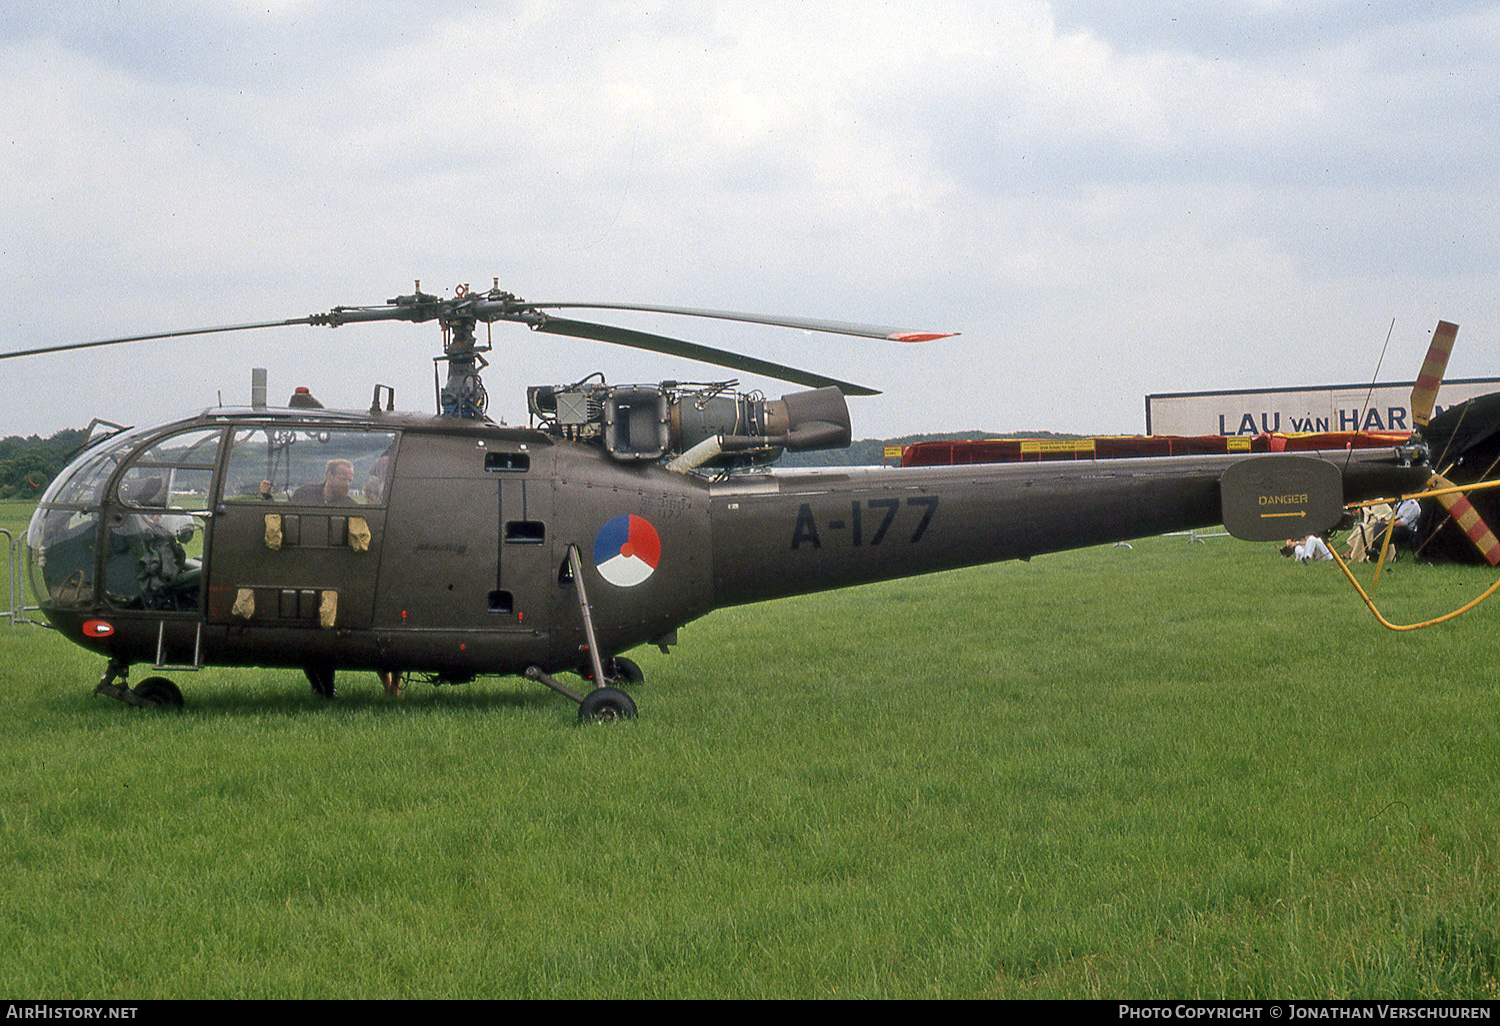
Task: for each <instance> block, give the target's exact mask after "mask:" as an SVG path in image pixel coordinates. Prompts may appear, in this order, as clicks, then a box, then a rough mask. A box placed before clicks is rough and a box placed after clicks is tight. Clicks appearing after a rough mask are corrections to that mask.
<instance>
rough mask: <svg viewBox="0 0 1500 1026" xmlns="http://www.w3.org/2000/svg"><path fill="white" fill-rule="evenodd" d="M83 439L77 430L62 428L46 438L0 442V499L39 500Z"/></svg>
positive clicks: (4, 440) (17, 436)
mask: <svg viewBox="0 0 1500 1026" xmlns="http://www.w3.org/2000/svg"><path fill="white" fill-rule="evenodd" d="M87 437H88V435H87V432H85V431H83V430H81V429H79V428H64V429H63V430H61V431H59V432H57V433H56V434H55V435H53V436H52V437H50V438H39V437H37V436H36V435H32V436H31V437H29V438H22V437H21V436H20V435H11V436H10V437H8V438H3V439H0V499H39V498H41V496H42V493H43V492H44V491H46V490H47V486H48V485H49V484H51V483H52V479H53V478H54V477H56V476H57V472H58V471H60V470H62V468H63V465H64V464H66V463H67V462H68V459H69V458H70V457H71V456H72V455H73V454H74V453H76V452H77V451H78V449H79V447H80V446H82V445H83V441H84V439H85V438H87Z"/></svg>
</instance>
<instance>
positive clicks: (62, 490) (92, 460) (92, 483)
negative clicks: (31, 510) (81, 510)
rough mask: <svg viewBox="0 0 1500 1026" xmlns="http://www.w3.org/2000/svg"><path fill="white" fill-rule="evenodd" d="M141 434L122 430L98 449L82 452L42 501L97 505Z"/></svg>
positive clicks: (47, 502) (58, 476) (53, 484)
mask: <svg viewBox="0 0 1500 1026" xmlns="http://www.w3.org/2000/svg"><path fill="white" fill-rule="evenodd" d="M139 437H140V432H138V431H132V432H123V433H121V434H118V435H115V436H114V437H112V438H109V439H106V440H105V441H103V442H100V443H99V447H98V448H97V449H95V450H94V451H92V452H89V453H86V454H85V455H83V456H81V457H80V458H79V459H78V461H77V462H75V463H73V464H72V465H70V466H68V467H66V468H64V469H63V472H62V473H61V474H59V475H57V478H56V479H55V480H54V481H53V482H52V485H51V486H50V487H49V488H48V489H47V493H46V494H45V495H43V496H42V503H43V504H44V505H46V504H52V503H57V504H59V505H63V504H66V505H80V506H98V505H99V504H100V502H102V501H103V499H104V496H103V494H102V492H103V488H104V484H105V482H106V481H108V480H109V475H110V474H112V473H114V470H115V468H116V467H118V466H119V465H120V461H121V460H123V459H124V458H125V454H126V453H127V452H128V451H129V449H130V446H131V445H133V444H134V443H135V441H136V440H137V439H138V438H139Z"/></svg>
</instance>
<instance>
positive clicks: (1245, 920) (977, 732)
mask: <svg viewBox="0 0 1500 1026" xmlns="http://www.w3.org/2000/svg"><path fill="white" fill-rule="evenodd" d="M17 519H19V520H20V522H21V523H24V511H23V510H19V509H8V508H6V507H4V506H3V504H0V526H12V525H13V523H14V521H15V520H17ZM12 529H13V530H14V529H15V528H14V527H13V526H12ZM1488 579H1489V573H1487V572H1483V571H1479V570H1475V569H1469V568H1456V567H1419V566H1414V565H1412V564H1411V563H1409V562H1406V563H1401V564H1398V565H1397V566H1396V567H1395V569H1394V572H1392V573H1390V574H1389V575H1388V577H1387V578H1386V579H1384V580H1383V581H1382V583H1381V598H1382V600H1383V602H1384V603H1385V604H1387V605H1389V606H1390V611H1391V613H1392V614H1393V616H1394V618H1397V619H1403V618H1404V619H1406V620H1416V619H1422V618H1425V617H1426V616H1429V615H1432V614H1433V613H1434V612H1437V611H1441V610H1445V609H1447V608H1450V607H1452V606H1454V605H1457V604H1458V603H1459V601H1461V600H1463V599H1467V598H1469V597H1472V596H1473V595H1475V594H1477V593H1478V592H1479V591H1480V590H1482V588H1483V586H1484V585H1485V583H1487V581H1488ZM1497 616H1500V604H1493V603H1492V604H1487V605H1484V606H1481V607H1480V608H1479V609H1478V610H1477V611H1476V612H1474V613H1472V614H1470V615H1468V616H1466V617H1463V618H1460V619H1459V620H1458V621H1456V622H1454V623H1451V624H1447V625H1444V626H1442V627H1439V628H1435V629H1433V630H1428V631H1418V632H1414V633H1412V634H1406V635H1396V634H1393V633H1390V632H1388V631H1385V630H1383V629H1382V628H1380V627H1378V626H1377V625H1376V624H1375V622H1374V621H1373V620H1372V619H1371V617H1370V616H1369V614H1368V613H1367V612H1366V611H1365V610H1364V608H1363V606H1362V605H1360V604H1359V602H1358V600H1357V599H1356V598H1355V597H1354V596H1353V595H1352V593H1351V592H1350V591H1349V589H1348V586H1347V584H1345V583H1343V582H1342V579H1341V578H1340V577H1339V573H1338V570H1337V568H1335V567H1333V566H1330V565H1321V566H1300V565H1295V564H1293V563H1291V562H1290V561H1288V560H1283V559H1281V558H1279V557H1277V556H1276V555H1275V553H1274V549H1273V547H1271V546H1267V545H1249V544H1244V543H1239V542H1234V541H1230V540H1227V539H1217V540H1214V541H1212V542H1210V543H1208V544H1193V543H1191V542H1189V541H1187V540H1185V539H1182V538H1163V539H1151V540H1146V541H1141V542H1137V543H1135V544H1134V547H1133V548H1129V549H1127V548H1123V547H1121V548H1102V549H1092V550H1087V551H1083V552H1077V553H1069V554H1063V555H1058V556H1049V557H1043V558H1039V559H1036V560H1034V561H1032V562H1030V563H1024V564H1023V563H1015V564H1004V565H1000V566H995V567H989V568H983V569H979V570H972V571H963V572H957V573H950V574H942V575H936V576H933V577H927V578H920V579H913V580H909V581H901V582H893V583H889V584H884V585H877V586H871V587H867V588H862V589H854V590H849V591H844V592H837V593H832V594H829V595H824V596H821V597H818V596H814V597H809V598H802V599H794V600H786V601H781V602H776V603H770V604H765V605H759V606H751V607H744V608H739V609H731V610H722V611H720V612H717V613H714V614H712V615H710V616H709V617H706V618H705V619H703V620H701V621H699V622H697V623H694V624H692V625H689V626H688V627H687V628H685V629H684V630H683V631H682V632H681V641H682V644H681V646H680V647H679V648H678V649H676V650H675V651H674V653H673V654H672V655H670V656H662V655H660V654H659V653H657V652H656V650H654V649H645V650H640V651H637V652H635V653H632V655H633V656H634V657H635V658H637V659H638V661H639V662H640V663H641V665H642V667H643V668H644V669H645V671H646V675H647V681H646V684H645V685H644V686H643V687H641V688H640V689H639V690H638V691H637V696H636V697H637V700H638V701H639V703H640V706H641V718H640V719H639V720H637V721H635V722H629V723H623V724H616V725H612V726H608V727H587V728H585V727H579V726H576V725H575V710H574V708H573V707H572V705H571V703H568V702H566V701H564V700H562V699H560V698H559V697H558V696H556V695H553V694H552V693H551V692H548V691H545V690H544V689H541V688H539V687H536V686H535V685H525V684H522V683H521V682H519V681H507V680H497V681H481V682H478V683H476V684H473V685H466V686H464V687H462V688H442V689H435V688H432V687H428V686H425V685H424V686H419V687H416V688H414V689H412V690H411V691H410V692H409V693H408V694H407V695H406V696H405V697H403V698H402V699H400V700H397V701H388V700H386V699H385V698H384V697H383V696H382V695H381V693H380V687H379V684H378V683H377V682H376V680H375V679H374V677H373V675H368V679H364V677H365V675H351V674H346V675H341V677H340V680H339V687H340V691H341V693H342V694H343V696H344V697H342V698H341V699H340V700H339V701H338V703H337V704H334V705H331V706H330V705H327V704H320V703H319V702H318V701H317V700H315V699H314V698H313V696H312V695H311V693H310V691H309V689H308V687H307V685H306V682H305V681H304V680H303V679H302V677H301V675H300V674H296V673H287V672H281V671H274V672H273V671H236V672H228V671H225V672H220V671H204V672H202V673H199V674H181V675H178V677H177V679H178V682H179V683H180V684H181V685H182V687H183V690H184V692H185V693H186V695H187V700H188V707H187V708H186V709H185V710H183V711H181V712H165V711H160V710H140V709H133V708H128V707H124V706H122V705H120V704H118V703H116V702H114V701H112V700H109V699H105V698H99V697H95V696H93V695H92V694H91V690H92V685H93V683H94V681H95V680H97V678H98V675H99V672H100V670H101V669H102V661H101V660H100V659H98V658H97V657H95V656H92V655H88V654H86V653H84V652H83V651H82V650H80V649H77V648H75V647H73V646H71V645H69V644H68V643H67V642H65V641H63V640H62V639H60V638H58V637H57V636H55V635H54V634H52V633H50V632H46V631H43V630H39V629H35V628H11V627H8V626H4V625H0V732H3V735H4V737H5V739H6V740H5V741H4V743H3V744H0V851H3V860H4V869H5V871H4V872H3V873H0V994H3V995H5V996H7V997H16V998H33V997H49V998H62V997H118V998H125V999H143V998H155V997H312V998H321V997H330V998H331V997H429V996H439V997H627V996H644V997H946V998H983V997H1014V998H1030V997H1127V996H1129V997H1260V996H1278V997H1291V996H1300V997H1310V998H1316V997H1459V998H1488V999H1497V998H1500V983H1497V973H1500V966H1497V960H1500V865H1497V863H1500V818H1497V815H1500V814H1497V809H1500V786H1497V761H1500V760H1497V755H1500V743H1497V729H1496V728H1497V725H1500V715H1497V709H1500V701H1497V700H1500V687H1497V683H1496V680H1495V673H1494V662H1495V658H1494V657H1495V644H1496V642H1495V640H1494V639H1495V637H1496V632H1495V629H1494V625H1495V622H1496V617H1497ZM135 676H136V677H140V676H142V673H141V671H140V670H139V669H138V670H137V672H136V674H135Z"/></svg>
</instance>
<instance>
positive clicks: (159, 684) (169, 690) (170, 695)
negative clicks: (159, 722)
mask: <svg viewBox="0 0 1500 1026" xmlns="http://www.w3.org/2000/svg"><path fill="white" fill-rule="evenodd" d="M131 693H132V694H134V695H135V697H136V698H138V699H140V702H141V704H142V705H154V706H160V707H162V708H167V709H181V708H182V692H181V691H179V690H178V689H177V685H176V684H173V683H172V682H171V681H169V680H167V678H165V677H147V678H146V679H145V680H143V681H141V682H140V683H139V684H137V685H136V686H135V687H134V688H132V689H131Z"/></svg>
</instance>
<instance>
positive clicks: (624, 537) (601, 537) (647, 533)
mask: <svg viewBox="0 0 1500 1026" xmlns="http://www.w3.org/2000/svg"><path fill="white" fill-rule="evenodd" d="M660 561H661V539H660V538H659V537H657V534H656V528H654V527H652V526H651V522H650V521H649V520H647V519H646V518H645V517H638V516H635V515H634V514H629V513H624V514H621V515H620V516H617V517H614V518H612V519H611V520H609V521H607V522H606V523H605V525H604V526H603V527H601V528H599V533H598V534H597V535H595V536H594V565H595V566H596V567H598V568H599V576H601V577H603V578H604V579H605V580H606V581H608V582H609V583H610V584H613V585H615V586H616V587H620V588H633V587H635V586H636V585H637V584H640V583H641V582H642V581H644V580H646V578H648V577H650V576H651V574H652V573H653V572H654V571H655V570H656V564H657V563H658V562H660Z"/></svg>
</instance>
